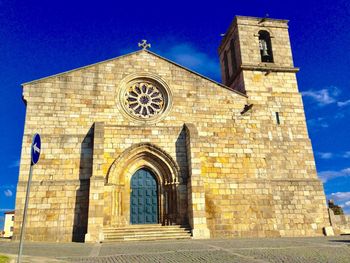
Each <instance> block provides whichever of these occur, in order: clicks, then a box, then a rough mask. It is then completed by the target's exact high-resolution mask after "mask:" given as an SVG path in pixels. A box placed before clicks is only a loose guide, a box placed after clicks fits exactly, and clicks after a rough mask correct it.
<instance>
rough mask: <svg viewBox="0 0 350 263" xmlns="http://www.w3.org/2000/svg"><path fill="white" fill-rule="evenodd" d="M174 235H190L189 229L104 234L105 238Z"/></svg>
mask: <svg viewBox="0 0 350 263" xmlns="http://www.w3.org/2000/svg"><path fill="white" fill-rule="evenodd" d="M176 235H191V232H190V231H181V232H175V231H172V232H141V231H140V232H127V233H109V234H105V237H106V238H111V237H123V236H176Z"/></svg>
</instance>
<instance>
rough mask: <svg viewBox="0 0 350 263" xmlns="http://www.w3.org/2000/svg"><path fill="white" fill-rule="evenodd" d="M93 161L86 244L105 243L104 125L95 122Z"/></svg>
mask: <svg viewBox="0 0 350 263" xmlns="http://www.w3.org/2000/svg"><path fill="white" fill-rule="evenodd" d="M93 138H94V139H93V159H92V175H91V178H90V192H89V218H88V231H87V234H86V235H85V242H101V241H103V239H104V238H103V207H104V200H103V194H104V189H103V188H104V176H103V170H102V165H103V153H104V123H103V122H95V124H94V136H93Z"/></svg>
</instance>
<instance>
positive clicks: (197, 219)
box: [185, 123, 210, 239]
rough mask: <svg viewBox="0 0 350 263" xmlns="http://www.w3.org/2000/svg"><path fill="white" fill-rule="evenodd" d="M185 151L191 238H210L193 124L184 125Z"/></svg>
mask: <svg viewBox="0 0 350 263" xmlns="http://www.w3.org/2000/svg"><path fill="white" fill-rule="evenodd" d="M185 127H186V150H187V162H188V170H189V173H188V175H189V180H188V182H187V191H188V192H187V194H188V214H189V222H190V225H191V228H192V236H193V238H196V239H205V238H210V232H209V229H208V226H207V218H206V214H205V190H204V182H203V180H202V177H201V161H200V147H199V142H198V132H197V129H196V127H195V126H194V125H193V124H187V123H186V124H185Z"/></svg>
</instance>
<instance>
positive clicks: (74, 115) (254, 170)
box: [15, 51, 325, 241]
mask: <svg viewBox="0 0 350 263" xmlns="http://www.w3.org/2000/svg"><path fill="white" fill-rule="evenodd" d="M276 55H277V54H276ZM286 63H287V64H288V63H289V62H288V61H287V62H286ZM142 72H148V73H153V74H156V75H157V76H159V77H160V78H161V79H163V80H164V81H165V82H166V83H167V84H168V86H169V88H170V89H171V92H172V108H171V109H170V110H169V113H168V114H167V115H166V116H164V118H163V119H162V120H160V121H159V122H156V123H153V124H148V123H141V124H140V123H135V122H134V121H133V120H132V119H130V118H127V117H125V115H124V114H121V109H120V107H119V106H118V104H119V103H120V101H119V99H118V91H119V89H120V83H121V82H122V80H123V79H124V78H126V77H127V76H129V75H130V74H136V75H137V74H139V73H142ZM244 78H245V80H244V81H245V83H246V85H249V87H251V88H252V91H253V89H254V87H256V89H259V92H255V93H254V92H251V93H248V96H249V98H247V96H245V95H242V94H239V93H237V92H235V91H233V90H230V89H229V88H227V87H223V86H221V85H219V84H216V83H214V82H212V81H210V80H207V79H205V78H203V77H201V76H199V75H196V74H193V73H191V72H189V71H187V70H185V69H183V68H181V67H179V66H177V65H175V64H172V63H169V62H168V61H166V60H164V59H162V58H160V57H159V56H157V55H154V54H152V53H150V52H148V51H140V52H137V53H133V54H130V55H127V56H123V57H120V58H116V59H112V60H109V61H105V62H102V63H98V64H95V65H91V66H88V67H85V68H81V69H77V70H74V71H70V72H67V73H64V74H61V75H57V76H52V77H49V78H44V79H42V80H38V81H35V82H31V83H28V84H25V85H24V98H25V100H26V101H27V115H26V123H25V132H24V139H23V148H22V159H21V168H20V176H19V184H18V189H17V201H16V217H15V218H16V221H15V230H16V229H19V226H20V223H21V218H22V216H21V213H22V209H23V205H24V194H25V183H26V178H27V174H28V170H29V154H28V153H29V147H30V141H31V136H32V135H33V134H34V133H35V132H38V133H40V134H41V135H42V157H41V160H40V162H39V164H38V165H37V166H35V170H34V177H33V186H37V188H36V190H34V191H32V195H31V197H32V198H31V203H30V204H31V208H30V209H32V210H31V211H30V215H29V217H28V222H27V228H28V229H30V230H29V231H28V232H27V238H28V239H31V240H44V239H46V240H54V241H69V240H72V239H73V236H74V235H73V232H79V234H77V236H79V237H80V236H81V235H82V232H84V230H85V227H86V226H85V224H86V223H85V221H84V222H83V219H81V221H80V223H78V225H76V226H75V222H76V221H75V219H74V217H75V216H74V215H76V214H78V215H79V216H78V218H80V215H81V214H84V213H85V210H86V205H87V202H86V197H87V196H90V199H91V198H94V194H93V193H92V194H91V193H90V194H89V192H88V191H87V190H86V187H87V185H88V184H89V183H88V182H89V179H90V176H91V175H92V173H93V172H92V169H94V171H95V169H97V170H99V173H98V174H99V175H103V176H105V177H106V176H107V174H108V169H109V168H110V167H111V165H112V162H113V161H114V160H116V159H117V158H118V156H119V155H120V154H121V153H122V152H123V151H124V150H125V149H128V148H130V147H131V146H132V145H134V144H137V143H141V142H150V143H152V144H154V145H156V146H157V147H159V148H161V149H163V150H164V151H165V152H166V153H167V154H168V155H170V156H171V157H172V159H174V160H175V161H176V163H177V165H178V166H179V167H180V170H182V176H184V174H185V173H186V169H188V167H187V162H186V161H185V156H184V155H183V143H184V137H183V135H181V132H182V129H183V125H184V123H191V124H193V125H194V126H195V127H196V129H197V131H198V138H197V139H196V142H195V148H196V151H198V152H196V156H199V157H198V158H199V159H200V160H201V164H200V167H201V169H200V176H201V177H202V179H203V183H204V189H205V190H204V191H205V193H203V194H202V196H200V198H201V199H200V200H199V203H200V202H202V198H203V195H204V198H205V211H206V216H207V224H208V227H209V230H210V235H211V236H213V237H229V236H278V235H299V234H302V232H300V231H299V232H292V231H289V229H299V228H300V227H301V228H303V229H305V231H306V232H305V233H307V234H309V235H314V234H319V233H320V231H321V230H320V229H321V228H322V226H324V224H325V221H322V220H321V219H322V218H323V217H322V216H323V209H322V207H321V203H322V200H321V199H322V198H323V197H324V195H323V193H322V191H321V188H320V187H321V186H320V185H319V184H318V181H317V178H316V174H315V169H314V160H313V156H312V149H311V145H310V142H309V139H308V136H307V130H306V125H305V118H304V115H303V108H302V104H301V99H300V96H299V94H298V93H297V92H296V90H294V91H290V87H292V88H295V87H296V82H295V77H293V76H292V75H288V74H284V73H283V74H282V73H281V74H277V73H273V74H271V75H269V76H268V77H267V78H268V79H269V81H270V82H271V84H266V83H268V82H266V81H265V80H266V77H265V76H263V75H260V74H255V73H247V75H245V76H244ZM262 80H264V81H262ZM254 83H255V84H254ZM265 86H266V87H265ZM260 91H262V92H260ZM248 103H253V104H254V106H253V108H252V110H250V111H248V112H247V113H245V114H243V115H241V111H242V110H243V108H244V105H246V104H248ZM275 108H278V110H279V111H280V112H281V120H282V125H280V126H277V125H276V123H275V120H274V113H275V111H276V109H275ZM39 122H40V123H45V125H39ZM96 122H103V123H104V124H105V130H104V135H103V136H104V141H103V151H102V152H103V158H102V157H101V160H98V162H100V161H101V162H102V163H103V162H104V163H103V164H102V165H100V163H96V165H95V166H94V168H92V163H93V162H94V160H93V158H92V156H93V151H92V149H93V148H94V147H96V145H95V146H93V145H92V143H91V142H92V141H93V130H92V129H91V127H92V126H93V124H94V123H96ZM98 147H99V148H101V147H102V143H101V142H99V145H98ZM197 149H198V150H197ZM279 149H283V150H285V151H286V153H288V156H286V155H285V153H284V154H281V150H279ZM99 155H100V153H99ZM101 156H102V155H101ZM196 172H197V171H196ZM281 179H285V181H283V182H279V181H278V183H276V182H274V180H281ZM306 179H309V180H310V182H312V183H314V184H313V185H315V187H314V188H312V189H309V190H306V191H308V193H309V194H307V193H306V192H304V191H302V190H303V187H304V185H303V184H302V183H301V182H305V180H306ZM292 180H299V181H300V183H298V187H299V189H300V192H298V194H297V196H298V197H295V198H294V199H295V200H300V201H298V202H300V203H307V204H308V202H309V201H310V200H311V201H315V200H317V202H318V203H316V204H315V205H316V208H317V209H316V211H314V215H316V219H315V220H314V221H312V219H311V218H309V217H307V218H308V219H307V220H305V221H304V222H296V221H288V220H287V218H288V216H289V215H294V216H295V215H298V216H299V217H306V216H305V213H307V212H309V211H311V206H309V205H304V206H303V207H302V208H300V207H297V206H296V205H297V204H292V203H291V204H289V203H288V202H289V201H288V198H289V196H288V193H289V192H288V191H294V190H290V189H289V188H288V187H287V186H289V185H290V182H291V181H292ZM299 181H298V182H299ZM276 184H279V188H276V189H274V187H275V185H276ZM310 185H312V184H310ZM50 187H51V188H50ZM182 187H184V186H182ZM191 187H193V186H191ZM298 187H297V188H298ZM79 189H81V192H79ZM111 189H112V188H111V186H108V185H106V186H105V194H100V193H99V194H98V195H97V198H98V199H99V198H102V199H101V200H96V201H101V202H99V205H100V204H103V203H104V209H103V211H104V212H103V213H104V216H103V220H104V224H106V225H108V224H110V223H112V222H113V207H114V208H115V206H113V205H111V204H109V203H108V200H111V197H110V195H111V193H110V191H111ZM287 189H288V190H287ZM51 190H52V191H53V192H50V191H51ZM58 192H60V193H58ZM185 192H186V191H183V193H185ZM301 192H302V193H301ZM50 195H55V197H50ZM41 196H43V197H41ZM44 196H45V197H44ZM79 196H83V197H84V198H82V199H81V200H79V201H77V200H78V197H79ZM183 196H184V195H181V194H180V199H181V200H182V201H186V200H185V198H184V197H183ZM279 196H280V197H281V200H282V201H280V200H278V197H279ZM193 197H194V198H196V196H193ZM52 198H54V199H52ZM103 198H105V201H103V200H104V199H103ZM294 199H293V200H294ZM192 201H193V202H194V203H195V202H196V201H197V200H195V199H194V200H192ZM94 202H95V200H94ZM291 202H292V201H291ZM293 202H294V201H293ZM43 204H46V205H44V206H43ZM200 204H201V203H200ZM293 205H295V206H293ZM180 209H182V208H180ZM286 209H288V215H286V216H285V215H283V214H282V211H283V213H284V212H285V211H287V210H286ZM98 211H100V210H98ZM185 212H186V211H185V210H181V213H182V214H185ZM39 215H43V216H42V217H41V218H40V220H37V218H38V217H36V216H39ZM44 217H45V219H46V220H44ZM78 221H79V220H78ZM203 222H204V221H203ZM313 224H316V225H317V227H316V228H314V225H313ZM77 227H78V228H79V230H77ZM310 229H312V230H310ZM36 230H38V231H39V233H40V234H39V235H36V234H35V233H36ZM309 230H310V231H309ZM283 231H284V232H283ZM15 234H16V233H15ZM17 235H18V232H17Z"/></svg>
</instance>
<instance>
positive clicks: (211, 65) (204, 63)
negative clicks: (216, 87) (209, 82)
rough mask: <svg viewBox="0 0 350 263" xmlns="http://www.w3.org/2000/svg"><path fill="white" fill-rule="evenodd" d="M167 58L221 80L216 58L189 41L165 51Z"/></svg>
mask: <svg viewBox="0 0 350 263" xmlns="http://www.w3.org/2000/svg"><path fill="white" fill-rule="evenodd" d="M164 56H165V57H166V58H169V59H170V60H173V61H174V62H176V63H178V64H180V65H182V66H185V67H187V68H189V69H191V70H194V71H196V72H198V73H200V74H203V75H204V76H208V77H210V78H213V79H216V80H219V79H220V65H219V62H218V60H217V59H216V58H212V57H209V56H208V55H207V54H206V53H204V52H201V51H199V50H198V49H197V48H196V47H195V46H194V45H192V44H189V43H179V44H177V45H174V46H172V47H170V49H168V51H166V52H165V53H164Z"/></svg>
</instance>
